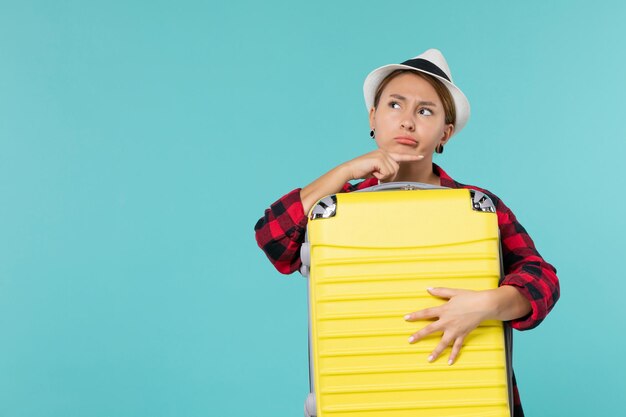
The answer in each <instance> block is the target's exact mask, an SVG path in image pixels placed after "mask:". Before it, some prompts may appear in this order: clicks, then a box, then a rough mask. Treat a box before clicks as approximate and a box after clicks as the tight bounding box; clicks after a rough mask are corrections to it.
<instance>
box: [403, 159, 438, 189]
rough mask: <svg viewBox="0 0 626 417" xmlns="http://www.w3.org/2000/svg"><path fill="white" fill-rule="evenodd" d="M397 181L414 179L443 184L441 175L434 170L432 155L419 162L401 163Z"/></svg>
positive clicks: (414, 180) (432, 183)
mask: <svg viewBox="0 0 626 417" xmlns="http://www.w3.org/2000/svg"><path fill="white" fill-rule="evenodd" d="M395 181H413V182H423V183H426V184H431V185H441V181H440V178H439V176H438V175H437V174H435V173H434V172H433V162H432V157H431V158H428V159H426V158H424V159H423V160H421V161H419V162H405V163H400V169H399V170H398V176H397V177H396V179H395Z"/></svg>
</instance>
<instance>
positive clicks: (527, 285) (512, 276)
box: [497, 200, 560, 330]
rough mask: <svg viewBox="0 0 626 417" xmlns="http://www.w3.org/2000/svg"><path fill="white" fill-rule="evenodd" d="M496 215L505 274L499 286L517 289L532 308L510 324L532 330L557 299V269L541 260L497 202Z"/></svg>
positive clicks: (523, 233) (511, 215) (508, 210)
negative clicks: (509, 286) (510, 286)
mask: <svg viewBox="0 0 626 417" xmlns="http://www.w3.org/2000/svg"><path fill="white" fill-rule="evenodd" d="M497 213H498V224H499V226H500V240H501V244H502V261H503V265H504V274H505V276H504V280H503V281H502V284H501V285H512V286H514V287H516V288H517V289H518V290H519V291H520V292H521V294H522V295H523V296H524V297H526V298H527V299H528V301H530V305H531V307H532V310H531V312H530V313H529V314H528V315H526V316H524V317H520V318H518V319H515V320H512V321H511V322H510V323H511V326H512V327H513V328H514V329H518V330H528V329H532V328H534V327H537V326H538V325H539V323H541V322H542V321H543V319H544V318H545V317H546V315H547V314H548V313H549V312H550V310H552V307H554V304H555V303H556V302H557V300H558V299H559V295H560V288H559V280H558V278H557V276H556V268H554V266H552V265H550V264H549V263H548V262H546V261H545V260H544V259H543V258H542V257H541V255H540V254H539V252H538V251H537V249H536V248H535V244H534V242H533V241H532V239H531V238H530V236H529V235H528V233H527V232H526V229H524V227H523V226H522V225H521V224H520V223H519V222H518V221H517V218H516V217H515V215H514V214H513V212H512V211H511V210H510V209H509V208H508V207H507V206H505V205H504V203H502V201H500V200H499V201H498V204H497Z"/></svg>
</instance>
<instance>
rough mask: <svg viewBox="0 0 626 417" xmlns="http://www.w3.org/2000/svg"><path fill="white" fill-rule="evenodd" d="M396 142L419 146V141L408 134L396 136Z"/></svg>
mask: <svg viewBox="0 0 626 417" xmlns="http://www.w3.org/2000/svg"><path fill="white" fill-rule="evenodd" d="M394 139H395V141H396V142H398V143H400V144H402V145H408V146H413V147H417V141H416V140H415V139H413V138H408V137H406V136H398V137H396V138H394Z"/></svg>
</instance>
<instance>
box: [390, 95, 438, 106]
mask: <svg viewBox="0 0 626 417" xmlns="http://www.w3.org/2000/svg"><path fill="white" fill-rule="evenodd" d="M389 97H393V98H395V99H397V100H402V101H406V97H404V96H401V95H400V94H389ZM417 104H418V105H420V106H432V107H437V103H433V102H432V101H420V102H419V103H417Z"/></svg>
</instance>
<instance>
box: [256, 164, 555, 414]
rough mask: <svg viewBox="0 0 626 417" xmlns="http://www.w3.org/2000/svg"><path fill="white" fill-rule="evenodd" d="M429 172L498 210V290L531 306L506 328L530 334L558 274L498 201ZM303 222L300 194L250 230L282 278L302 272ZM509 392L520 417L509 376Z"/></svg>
mask: <svg viewBox="0 0 626 417" xmlns="http://www.w3.org/2000/svg"><path fill="white" fill-rule="evenodd" d="M433 171H434V172H435V174H437V175H438V176H439V178H440V182H441V185H442V186H443V187H448V188H469V189H474V190H478V191H482V192H483V193H485V194H487V195H488V196H489V197H490V198H491V200H492V201H493V203H494V204H495V206H496V213H497V215H498V226H499V228H500V240H501V245H502V262H503V267H504V274H505V276H504V279H503V281H502V283H501V285H512V286H514V287H516V288H517V289H518V290H519V291H520V293H522V295H524V297H526V298H527V299H528V301H530V305H531V307H532V310H531V312H530V313H529V314H528V315H526V316H524V317H520V318H518V319H515V320H512V321H510V322H509V323H510V325H511V326H512V327H513V328H514V329H517V330H528V329H532V328H534V327H536V326H537V325H539V323H541V321H542V320H543V319H544V318H545V317H546V315H547V314H548V312H550V310H551V309H552V307H553V306H554V304H555V303H556V302H557V300H558V299H559V280H558V278H557V276H556V269H555V268H554V267H553V266H552V265H550V264H549V263H548V262H546V261H545V260H544V259H543V258H542V257H541V255H539V252H537V249H536V248H535V244H534V243H533V241H532V239H531V238H530V236H529V235H528V233H527V232H526V229H524V227H523V226H522V225H521V224H520V223H519V222H518V221H517V218H516V217H515V215H514V214H513V212H512V211H511V210H510V209H509V208H508V207H507V206H506V205H504V203H503V202H502V200H500V199H499V198H498V197H497V196H496V195H494V194H493V193H491V192H489V191H487V190H484V189H482V188H479V187H475V186H473V185H465V184H461V183H459V182H456V181H455V180H453V179H452V178H450V176H449V175H448V174H446V172H445V171H444V170H443V169H441V168H440V167H439V166H437V165H436V164H433ZM377 184H378V180H377V179H376V178H371V179H368V180H365V181H361V182H359V183H357V184H350V183H347V184H345V185H344V186H343V189H342V191H343V192H351V191H356V190H361V189H363V188H367V187H371V186H373V185H377ZM307 220H308V219H307V216H306V214H305V213H304V209H303V207H302V201H301V200H300V189H299V188H298V189H295V190H293V191H291V192H290V193H288V194H286V195H285V196H283V197H282V198H280V199H279V200H278V201H276V202H275V203H274V204H272V205H271V206H270V208H269V209H267V210H265V215H264V216H263V217H262V218H261V219H259V221H258V222H257V224H256V226H255V227H254V230H255V233H256V240H257V243H258V244H259V247H260V248H261V249H262V250H263V251H264V252H265V254H266V255H267V257H268V258H269V260H270V262H272V264H273V265H274V266H275V267H276V269H277V270H278V271H279V272H281V273H283V274H290V273H292V272H294V271H297V270H299V269H300V266H301V262H300V246H301V245H302V243H303V241H304V236H305V232H306V225H307ZM513 391H514V402H515V411H514V416H515V417H522V416H523V415H524V412H523V410H522V407H521V403H520V398H519V393H518V389H517V383H516V381H515V375H513Z"/></svg>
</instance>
